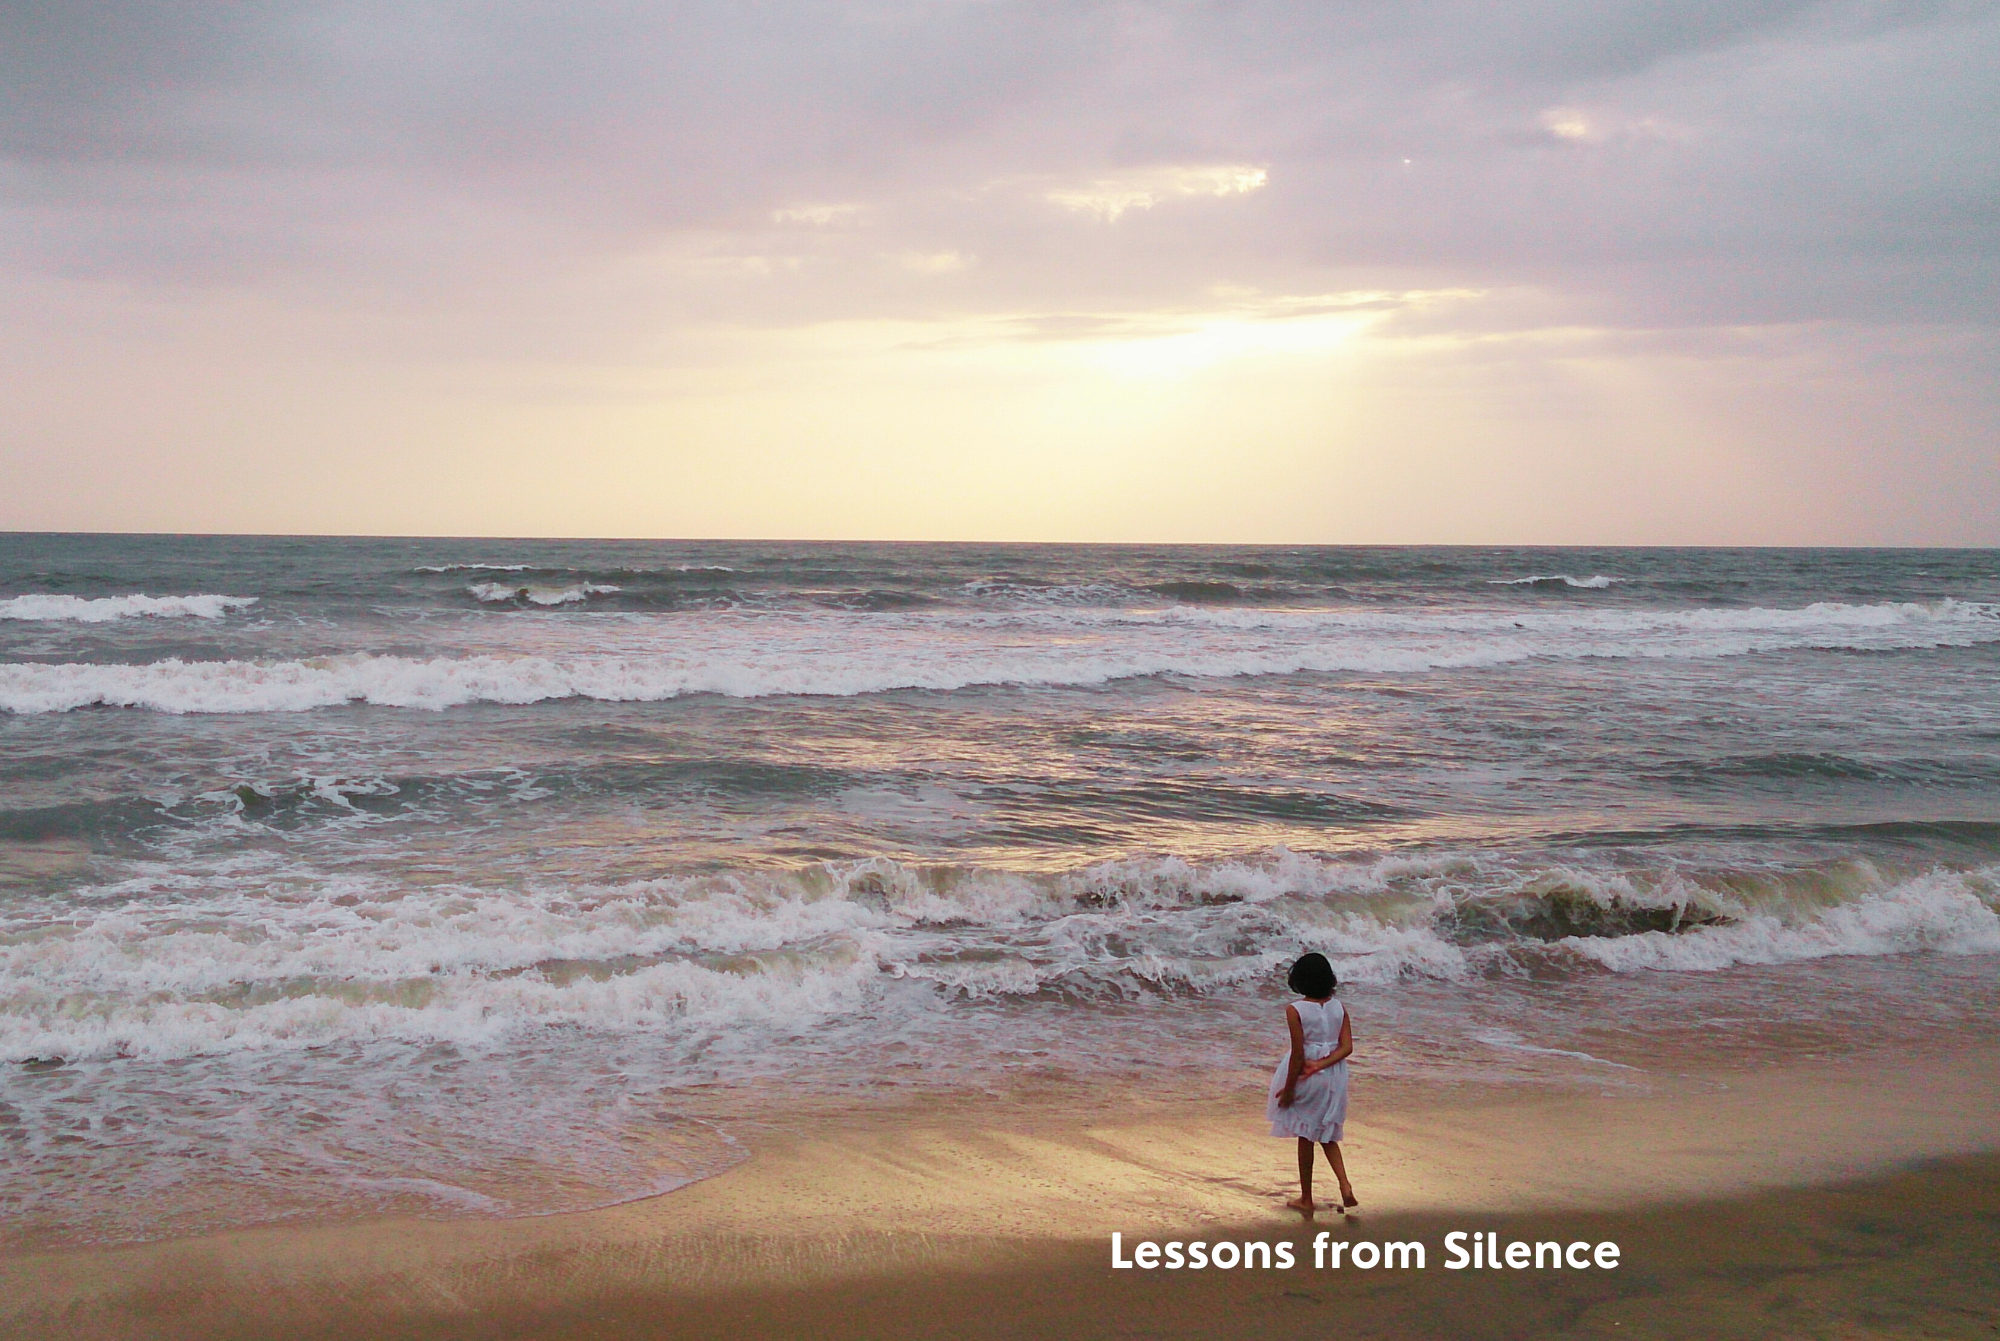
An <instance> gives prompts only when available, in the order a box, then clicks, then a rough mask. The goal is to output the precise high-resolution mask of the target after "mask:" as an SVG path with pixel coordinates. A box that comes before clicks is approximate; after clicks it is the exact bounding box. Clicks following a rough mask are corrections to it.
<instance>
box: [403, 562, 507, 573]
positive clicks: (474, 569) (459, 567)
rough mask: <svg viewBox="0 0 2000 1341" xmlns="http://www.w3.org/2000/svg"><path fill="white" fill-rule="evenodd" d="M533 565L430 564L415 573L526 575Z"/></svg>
mask: <svg viewBox="0 0 2000 1341" xmlns="http://www.w3.org/2000/svg"><path fill="white" fill-rule="evenodd" d="M533 568H534V565H533V564H531V563H429V564H418V565H417V566H416V567H415V568H412V569H411V570H410V571H411V572H413V573H525V572H528V571H530V570H531V569H533Z"/></svg>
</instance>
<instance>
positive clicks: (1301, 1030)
mask: <svg viewBox="0 0 2000 1341" xmlns="http://www.w3.org/2000/svg"><path fill="white" fill-rule="evenodd" d="M1285 1028H1286V1029H1288V1030H1290V1031H1291V1035H1292V1059H1291V1061H1290V1062H1289V1063H1288V1064H1287V1066H1286V1068H1285V1088H1283V1089H1281V1090H1279V1091H1278V1107H1280V1108H1290V1107H1291V1106H1292V1100H1293V1099H1295V1098H1297V1097H1298V1096H1297V1094H1296V1091H1297V1089H1298V1084H1299V1077H1300V1076H1301V1075H1302V1074H1303V1073H1304V1072H1305V1069H1306V1031H1305V1026H1304V1025H1302V1024H1300V1023H1299V1008H1298V1007H1297V1006H1286V1007H1285Z"/></svg>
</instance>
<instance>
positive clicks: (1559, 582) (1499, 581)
mask: <svg viewBox="0 0 2000 1341" xmlns="http://www.w3.org/2000/svg"><path fill="white" fill-rule="evenodd" d="M1623 581H1625V579H1624V578H1622V577H1606V576H1605V575H1604V574H1603V573H1598V574H1596V575H1595V576H1592V577H1571V576H1569V574H1567V573H1551V574H1547V575H1536V576H1534V577H1495V578H1488V579H1487V585H1488V586H1493V587H1577V588H1581V589H1584V590H1588V591H1602V590H1604V589H1605V588H1606V587H1608V586H1610V585H1611V584H1612V583H1614V582H1623Z"/></svg>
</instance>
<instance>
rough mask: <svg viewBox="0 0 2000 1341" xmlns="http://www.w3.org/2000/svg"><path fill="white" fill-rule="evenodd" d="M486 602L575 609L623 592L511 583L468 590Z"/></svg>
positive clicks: (591, 585)
mask: <svg viewBox="0 0 2000 1341" xmlns="http://www.w3.org/2000/svg"><path fill="white" fill-rule="evenodd" d="M466 590H467V591H469V592H471V593H472V594H473V595H474V596H476V597H477V598H479V599H480V600H482V601H526V602H528V603H529V604H530V605H573V604H575V603H576V602H578V601H587V600H589V599H590V598H591V597H592V596H610V595H612V594H614V593H616V592H618V591H621V590H623V588H621V587H614V586H612V585H611V584H610V583H608V582H577V583H573V584H572V585H570V586H567V587H544V586H521V585H518V584H514V583H509V582H475V583H473V584H472V585H471V586H469V587H467V588H466Z"/></svg>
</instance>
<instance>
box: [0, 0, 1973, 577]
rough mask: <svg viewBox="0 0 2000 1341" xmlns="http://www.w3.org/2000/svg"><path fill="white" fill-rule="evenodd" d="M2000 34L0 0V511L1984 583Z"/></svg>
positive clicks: (136, 527) (52, 524)
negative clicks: (1948, 575) (1339, 552)
mask: <svg viewBox="0 0 2000 1341" xmlns="http://www.w3.org/2000/svg"><path fill="white" fill-rule="evenodd" d="M1997 276H2000V3H1959V2H1958V0H1936V2H1935V3H1933V2H1930V0H1905V2H1903V3H1857V2H1851V0H1843V2H1841V3H1813V2H1811V0H1681V2H1680V3H1659V2H1646V3H1641V2H1638V0H1595V2H1591V3H1586V2H1584V0H1509V3H1498V2H1497V0H1485V2H1483V3H1482V2H1476V0H1312V2H1311V3H1307V2H1306V0H1292V2H1291V3H1262V2H1261V0H1235V2H1233V3H1214V4H1196V3H1178V4H1166V3H1103V4H1099V3H1082V2H1077V3H1071V2H1070V0H1043V2H1041V3H1014V2H1013V0H925V2H924V3H891V2H886V0H885V2H881V3H871V2H870V0H853V2H852V3H843V4H808V3H790V2H770V3H759V2H756V0H740V2H737V3H724V2H723V0H710V3H704V4H681V3H670V2H661V3H617V4H604V3H590V2H589V0H576V2H574V3H569V4H564V5H550V4H546V3H534V4H522V3H513V2H511V0H488V2H487V3H480V4H470V3H464V4H454V3H421V2H420V0H402V2H401V3H394V4H391V3H379V4H366V3H356V4H334V3H284V2H281V0H241V2H237V3H229V4H217V3H213V0H195V2H188V0H117V2H100V0H50V2H48V3H40V2H38V0H11V2H10V3H4V4H0V398H3V399H0V479H3V480H4V483H0V529H12V530H109V531H178V532H223V531H233V532H260V533H285V532H293V533H315V534H319V533H363V534H427V535H568V536H662V537H701V536H715V537H788V538H825V539H836V538H838V539H872V538H882V539H979V540H987V539H992V540H1071V541H1099V540H1101V541H1196V542H1200V541H1230V542H1271V543H1328V544H1339V543H1466V544H1504V543H1535V544H1966V545H1992V544H1996V543H2000V304H1996V297H1997V296H2000V292H1997V291H2000V284H1996V277H1997Z"/></svg>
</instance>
